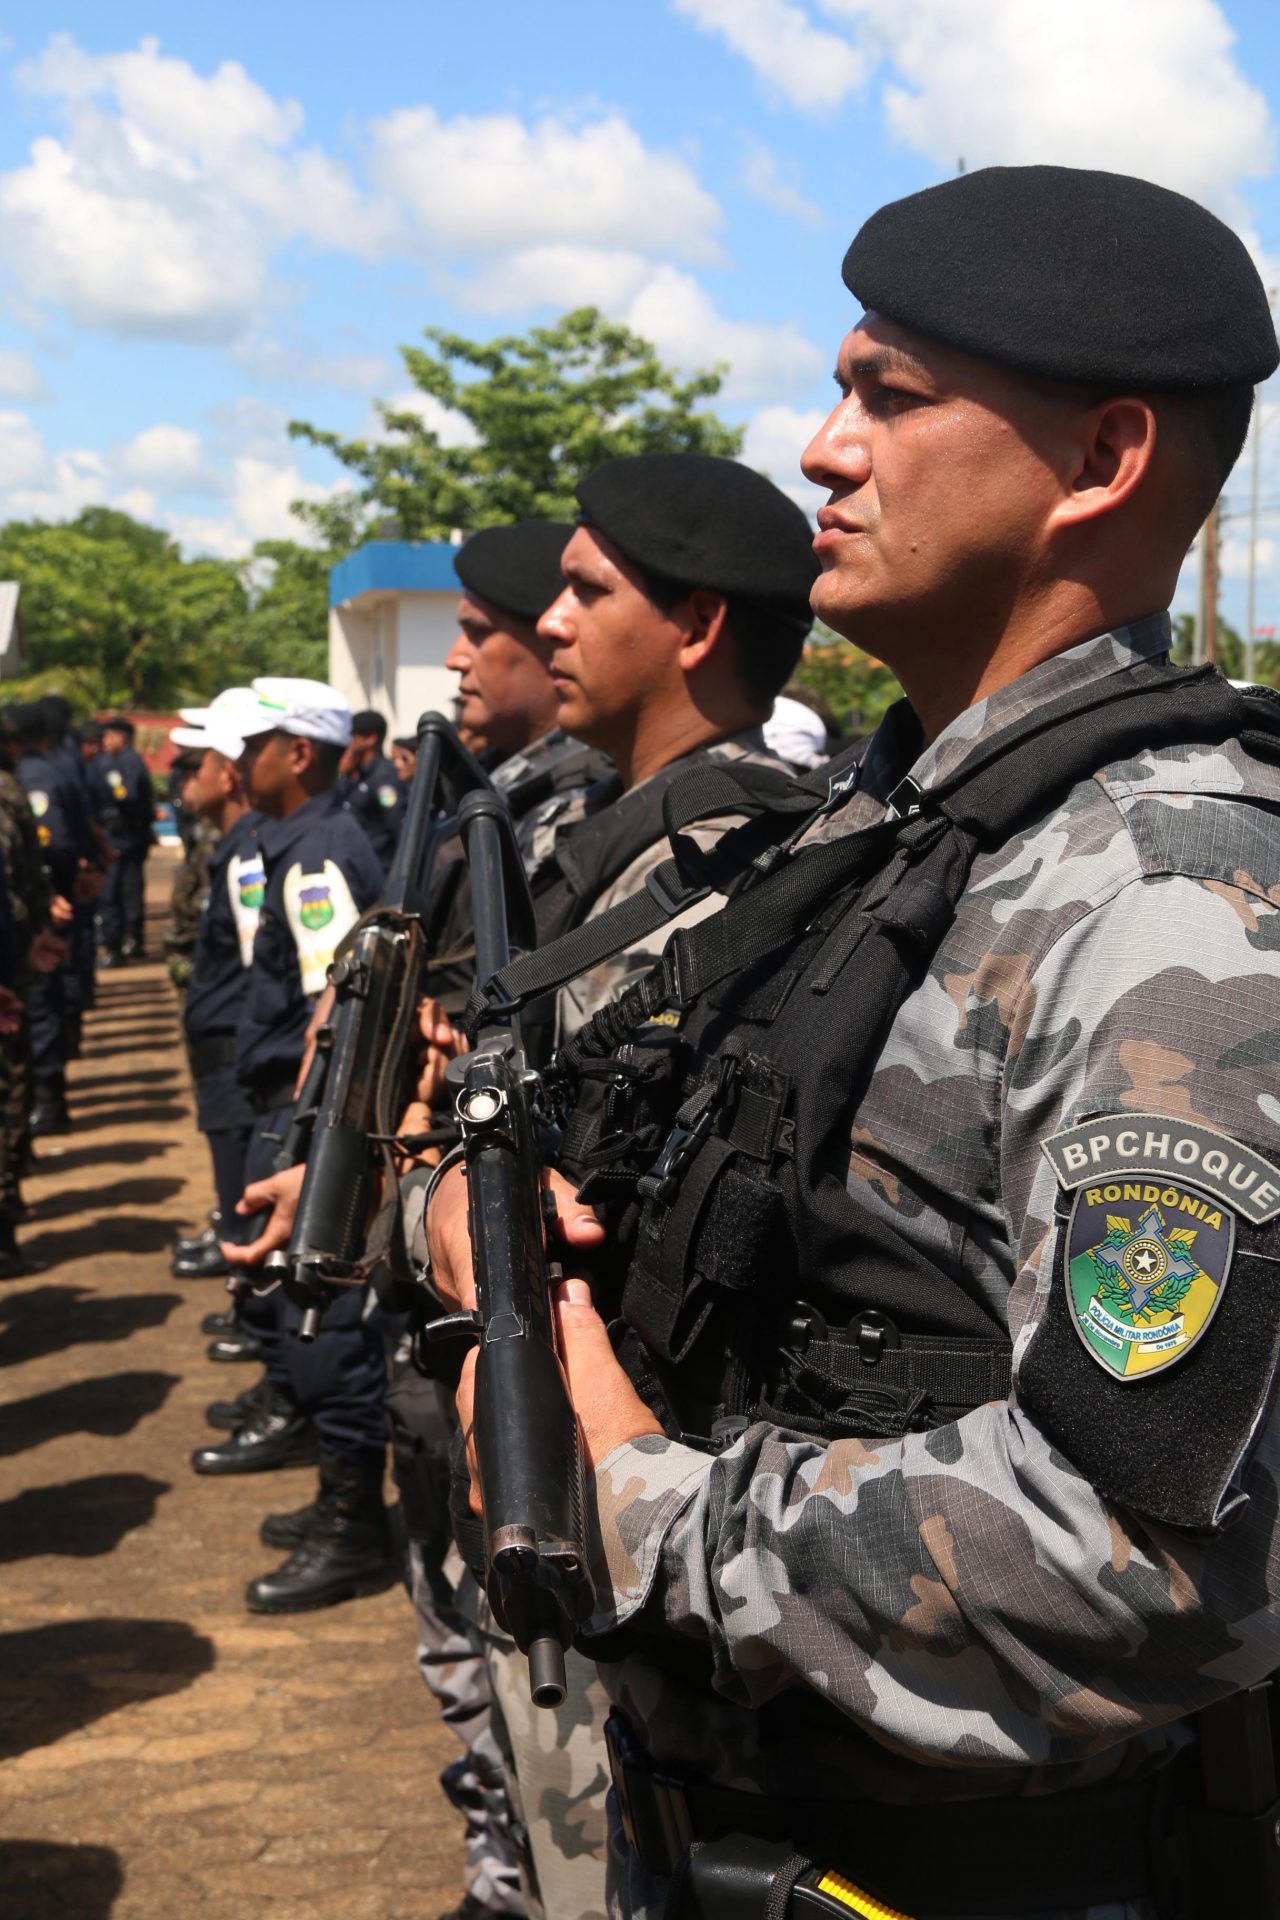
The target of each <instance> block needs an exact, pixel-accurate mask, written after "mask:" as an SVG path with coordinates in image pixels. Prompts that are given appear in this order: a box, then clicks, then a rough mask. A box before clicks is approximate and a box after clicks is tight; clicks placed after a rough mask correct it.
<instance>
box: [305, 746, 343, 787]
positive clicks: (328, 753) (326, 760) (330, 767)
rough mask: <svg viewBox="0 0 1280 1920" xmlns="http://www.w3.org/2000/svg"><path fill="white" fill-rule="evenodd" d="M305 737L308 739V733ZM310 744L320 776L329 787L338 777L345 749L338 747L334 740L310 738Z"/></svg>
mask: <svg viewBox="0 0 1280 1920" xmlns="http://www.w3.org/2000/svg"><path fill="white" fill-rule="evenodd" d="M306 738H307V739H308V740H310V735H307V736H306ZM310 745H311V751H312V753H313V754H314V755H315V762H316V766H317V767H318V768H319V770H320V775H321V778H322V779H323V781H324V783H325V785H326V786H327V787H331V786H332V785H333V783H334V781H335V780H336V779H337V777H338V769H339V767H340V766H341V765H342V755H343V753H344V751H345V749H344V748H342V747H340V746H339V745H338V743H337V742H336V740H310Z"/></svg>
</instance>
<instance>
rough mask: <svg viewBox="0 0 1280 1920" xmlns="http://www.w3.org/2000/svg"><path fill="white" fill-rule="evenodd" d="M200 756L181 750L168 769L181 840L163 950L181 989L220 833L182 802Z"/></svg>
mask: <svg viewBox="0 0 1280 1920" xmlns="http://www.w3.org/2000/svg"><path fill="white" fill-rule="evenodd" d="M199 767H200V755H199V754H198V753H196V752H194V751H192V752H188V753H182V754H179V755H178V758H177V759H176V760H175V761H174V763H173V766H172V767H171V769H170V772H169V794H170V798H171V800H172V802H173V816H174V821H175V824H176V825H177V829H178V837H179V838H180V840H181V841H182V849H183V852H182V864H181V866H180V867H179V868H178V871H177V873H176V874H175V875H174V877H173V892H172V894H171V896H170V899H169V931H168V932H167V933H166V935H165V940H164V950H165V956H166V958H167V960H168V962H169V977H170V979H171V980H172V981H173V984H174V986H175V987H177V988H178V990H179V992H181V991H182V990H183V989H184V988H185V987H186V984H187V981H188V980H189V979H190V978H191V959H192V955H193V953H194V952H195V944H196V931H197V929H198V928H199V925H200V911H201V908H202V907H203V905H204V901H205V896H206V895H207V893H208V891H209V855H210V854H211V853H212V852H213V849H214V848H215V847H216V846H217V844H218V839H219V833H218V829H217V827H215V826H214V824H213V822H212V821H211V820H206V819H205V818H204V817H203V816H202V815H201V814H199V813H197V812H196V811H195V810H194V808H189V807H188V806H187V805H186V801H185V791H186V788H187V785H188V782H189V781H190V780H191V779H192V778H193V777H194V775H195V774H196V773H197V772H198V771H199Z"/></svg>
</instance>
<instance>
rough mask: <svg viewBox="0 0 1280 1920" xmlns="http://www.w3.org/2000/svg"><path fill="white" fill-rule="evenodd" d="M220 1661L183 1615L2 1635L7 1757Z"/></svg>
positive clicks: (179, 1684)
mask: <svg viewBox="0 0 1280 1920" xmlns="http://www.w3.org/2000/svg"><path fill="white" fill-rule="evenodd" d="M213 1663H214V1648H213V1642H212V1641H211V1640H208V1639H206V1638H205V1636H204V1634H202V1633H196V1632H195V1630H194V1629H193V1628H191V1627H189V1626H188V1625H187V1624H186V1622H185V1621H182V1620H65V1621H60V1622H58V1623H56V1624H54V1625H52V1626H47V1627H27V1628H24V1629H23V1630H22V1631H20V1632H18V1633H0V1760H10V1759H12V1758H13V1756H14V1755H15V1754H18V1753H27V1752H29V1751H30V1749H31V1748H32V1747H47V1746H48V1745H50V1743H51V1742H52V1741H54V1740H61V1739H63V1738H64V1737H65V1736H66V1735H67V1734H68V1733H73V1732H75V1730H76V1729H77V1728H78V1727H87V1726H89V1725H91V1724H92V1722H93V1721H95V1720H101V1719H102V1717H103V1715H104V1714H108V1713H114V1712H116V1710H117V1708H119V1707H125V1706H128V1705H129V1704H130V1703H131V1702H132V1701H134V1700H148V1699H151V1698H153V1697H154V1696H155V1695H157V1694H163V1693H180V1692H181V1691H182V1689H183V1688H184V1687H189V1686H190V1685H191V1684H192V1682H193V1681H195V1680H198V1679H199V1678H200V1676H201V1675H202V1674H205V1673H208V1672H209V1671H210V1670H211V1668H212V1666H213ZM6 1920H7V1910H6Z"/></svg>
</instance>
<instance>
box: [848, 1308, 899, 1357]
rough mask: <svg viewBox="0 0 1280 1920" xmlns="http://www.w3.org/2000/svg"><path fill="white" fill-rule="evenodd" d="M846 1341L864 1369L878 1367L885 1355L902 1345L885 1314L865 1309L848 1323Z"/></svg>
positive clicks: (876, 1309)
mask: <svg viewBox="0 0 1280 1920" xmlns="http://www.w3.org/2000/svg"><path fill="white" fill-rule="evenodd" d="M847 1337H848V1339H849V1341H850V1343H851V1344H852V1345H853V1346H855V1347H856V1348H857V1349H858V1358H859V1359H860V1360H861V1362H862V1364H863V1366H864V1367H878V1366H879V1364H880V1362H881V1361H882V1360H883V1359H884V1356H885V1354H886V1353H887V1352H888V1351H889V1350H890V1348H893V1347H900V1346H901V1345H902V1335H901V1334H900V1333H899V1332H898V1329H897V1328H896V1327H895V1326H894V1324H893V1322H892V1320H891V1319H890V1318H889V1316H888V1314H887V1313H881V1312H880V1309H879V1308H878V1307H867V1308H865V1309H864V1310H863V1312H861V1313H859V1314H856V1315H855V1316H854V1318H853V1319H852V1320H851V1321H850V1322H849V1332H848V1336H847Z"/></svg>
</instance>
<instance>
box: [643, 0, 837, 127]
mask: <svg viewBox="0 0 1280 1920" xmlns="http://www.w3.org/2000/svg"><path fill="white" fill-rule="evenodd" d="M673 3H674V6H675V11H676V12H677V13H682V14H684V15H685V17H686V18H687V19H690V20H693V21H694V22H696V24H697V25H698V26H700V27H703V28H705V29H706V30H707V31H708V32H712V33H719V34H720V35H722V37H723V38H724V39H725V40H727V41H728V43H729V45H730V46H731V47H732V48H733V50H734V52H735V53H740V54H742V55H743V57H744V58H745V59H747V60H748V61H750V63H751V65H752V66H753V67H754V68H755V70H756V72H757V73H758V74H759V75H760V77H761V79H762V80H765V81H767V82H769V84H770V85H772V86H774V87H777V88H778V89H779V90H780V91H781V92H782V93H783V94H785V96H786V98H787V99H788V100H790V102H791V104H792V105H793V106H796V107H803V108H805V109H812V110H817V111H818V112H822V111H823V110H827V109H830V108H832V107H838V106H839V105H840V103H841V101H843V100H845V99H846V98H847V97H848V95H849V94H851V93H853V92H854V91H855V90H856V89H857V88H858V87H860V86H861V85H862V83H863V81H864V79H865V78H866V72H867V62H866V60H865V59H864V57H863V55H862V54H861V53H860V52H859V50H858V49H857V48H856V47H854V46H852V45H851V44H850V43H849V41H848V40H846V39H843V38H842V37H841V36H840V35H839V34H836V33H828V32H826V31H825V30H824V29H823V28H821V27H819V26H817V25H815V23H814V21H813V20H812V18H811V17H810V15H809V14H808V13H806V11H805V10H804V8H803V7H800V6H794V5H792V4H791V0H673Z"/></svg>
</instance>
